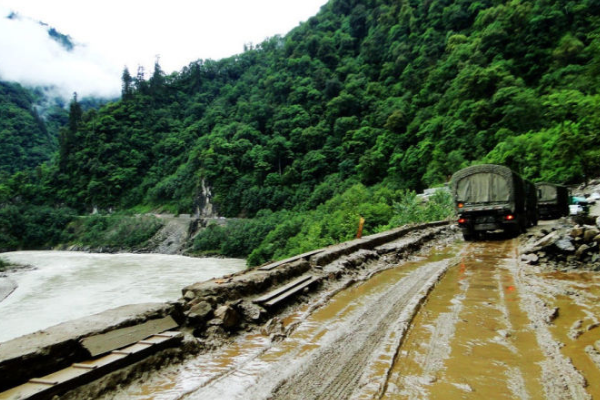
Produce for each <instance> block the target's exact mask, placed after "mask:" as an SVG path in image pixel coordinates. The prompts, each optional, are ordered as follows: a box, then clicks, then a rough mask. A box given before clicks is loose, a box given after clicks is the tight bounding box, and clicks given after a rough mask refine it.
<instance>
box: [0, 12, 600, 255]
mask: <svg viewBox="0 0 600 400" xmlns="http://www.w3.org/2000/svg"><path fill="white" fill-rule="evenodd" d="M189 45H192V46H193V43H190V44H189ZM599 73H600V1H598V0H584V1H567V0H562V1H552V0H529V1H527V0H521V1H519V0H512V1H501V0H480V1H467V0H426V1H423V0H420V1H418V0H362V1H358V0H331V1H330V2H329V3H328V4H326V5H325V6H323V8H322V9H321V11H320V12H319V13H318V14H317V15H316V16H315V17H312V18H311V19H309V20H308V21H307V22H305V23H303V24H301V25H300V26H298V27H297V28H295V29H294V30H292V31H291V32H290V33H289V34H287V35H286V36H284V37H280V36H276V37H273V38H269V39H267V40H265V41H264V42H263V43H260V44H257V45H248V46H247V48H246V49H245V51H244V52H243V53H242V54H240V55H237V56H234V57H230V58H226V59H223V60H218V61H213V60H199V61H196V62H193V63H191V64H190V65H189V66H187V67H185V68H183V69H182V70H181V71H179V72H176V73H173V74H171V75H166V74H165V73H164V72H163V71H162V70H161V68H160V65H159V62H158V61H157V63H156V64H155V66H154V70H153V71H151V73H149V74H146V71H144V70H143V69H142V68H140V69H138V71H136V74H134V75H132V74H131V73H130V71H129V70H128V69H125V70H124V71H123V76H122V98H121V99H120V100H119V101H116V102H112V103H110V104H108V105H106V106H104V107H102V108H100V109H99V110H89V111H86V112H84V111H83V109H82V107H81V104H80V103H79V102H78V100H77V98H74V99H73V101H72V102H71V105H70V109H69V117H68V123H67V124H66V125H65V126H64V127H63V128H62V129H61V131H60V137H59V143H58V146H59V149H58V155H57V158H56V161H55V162H54V163H48V164H45V165H44V166H42V167H38V170H37V173H33V172H31V171H29V172H21V173H19V174H17V176H16V177H15V176H11V177H8V178H6V179H5V182H4V183H2V184H0V203H1V204H3V205H4V208H7V207H21V206H23V205H24V204H27V205H28V206H31V205H36V206H40V207H42V206H43V207H48V206H50V207H56V206H58V205H60V206H62V207H66V208H64V209H69V210H70V211H69V212H74V211H77V212H78V213H85V212H88V211H90V210H91V209H92V208H93V207H99V208H100V209H118V210H136V211H140V210H150V209H156V208H163V209H167V210H172V211H174V212H182V213H184V212H185V213H189V212H194V211H195V210H196V209H197V207H198V206H199V203H200V200H199V194H200V193H201V191H202V186H203V185H205V186H209V187H210V188H211V190H212V193H213V199H212V200H213V202H214V203H215V204H216V206H217V207H218V211H219V213H220V215H223V216H227V217H243V218H253V217H258V218H255V221H262V222H260V224H262V225H261V226H262V227H263V228H261V229H263V230H261V231H260V234H261V235H262V236H261V237H260V239H261V240H262V239H264V238H265V237H267V236H268V235H269V233H271V232H275V231H276V230H277V229H278V227H279V229H280V235H283V237H286V238H294V237H298V235H300V234H302V235H304V236H303V237H304V239H303V243H305V242H307V241H311V240H313V241H314V242H315V243H314V245H323V244H328V243H327V242H331V241H335V240H341V239H345V238H348V237H349V235H351V234H352V233H351V232H350V231H351V229H350V228H348V229H346V230H345V231H343V232H337V233H333V232H324V231H327V229H326V226H325V225H326V224H324V223H323V222H320V221H322V220H323V219H324V218H325V219H327V218H328V217H327V216H331V215H332V214H331V213H335V212H336V210H339V208H335V207H334V205H335V204H337V205H338V206H339V207H341V208H343V206H342V204H345V203H340V201H341V199H346V203H348V202H350V203H351V202H352V200H351V198H350V197H349V196H351V195H352V194H354V195H355V197H354V198H360V199H361V202H359V203H360V205H357V208H355V209H353V210H352V211H348V213H349V214H348V215H351V214H352V213H354V214H359V213H365V212H367V211H365V210H364V209H365V208H366V207H367V206H368V205H369V204H370V205H371V206H373V207H375V206H374V205H378V206H377V207H375V208H376V209H377V211H376V212H375V211H373V210H371V213H372V214H373V215H372V217H371V218H370V219H367V231H370V232H373V231H376V230H378V229H382V228H383V227H388V226H389V223H390V221H391V220H392V219H394V218H395V217H394V215H396V214H394V211H393V210H399V209H403V207H402V204H408V203H410V202H411V201H412V200H411V199H412V197H411V196H412V195H411V194H410V193H411V192H410V191H420V190H421V189H423V188H425V187H428V186H435V185H440V184H443V183H445V182H446V181H447V179H448V176H449V175H451V174H452V173H453V172H454V171H456V170H457V169H459V168H461V167H464V166H467V165H469V164H472V163H480V162H491V163H501V164H505V165H508V166H509V167H511V168H513V169H514V170H516V171H518V172H519V173H521V174H522V175H523V176H524V177H526V178H528V179H531V180H534V181H537V180H546V181H552V182H556V183H572V182H578V181H581V180H583V179H585V178H587V177H589V176H590V175H592V174H594V173H595V171H597V169H598V167H600V146H599V144H600V113H598V111H599V107H600V96H599V95H598V88H600V81H599ZM40 129H41V128H40ZM440 201H441V203H440V204H443V203H444V201H443V200H440ZM357 204H358V203H357ZM361 207H362V208H361ZM359 208H360V209H361V211H360V212H359V210H358V209H359ZM73 210H74V211H73ZM327 210H329V211H327ZM432 213H433V214H435V212H432ZM5 214H6V215H7V213H4V214H2V210H0V218H2V215H5ZM308 215H310V216H311V217H307V216H308ZM317 215H318V216H319V217H316V216H317ZM299 216H300V217H299ZM296 217H298V218H301V221H296V222H297V223H301V224H303V226H304V228H303V229H306V230H307V231H306V232H304V233H302V232H300V231H299V230H300V228H299V227H296V228H293V229H292V226H291V225H292V224H290V222H289V221H291V220H293V219H294V218H296ZM5 218H8V217H5ZM255 223H259V222H255ZM285 223H287V226H289V228H290V230H291V231H289V232H283V231H284V229H283V228H282V226H283V225H285ZM282 224H283V225H282ZM340 224H341V223H340ZM294 225H295V224H294ZM352 226H353V228H352V229H354V228H355V224H354V222H353V223H352ZM246 228H247V227H246ZM219 229H221V228H214V230H215V232H213V238H214V237H218V236H219V235H220V236H223V237H226V236H227V235H226V234H224V233H223V232H217V231H218V230H219ZM244 229H245V228H244ZM310 229H313V234H310V233H309V232H308V231H310ZM332 229H334V228H332ZM1 234H2V232H0V235H1ZM5 234H6V235H8V233H6V232H5ZM11 235H12V236H13V237H16V236H15V235H16V234H15V233H11ZM316 238H323V240H321V239H318V240H317V239H316ZM211 240H212V239H210V238H208V237H207V236H205V237H203V238H199V239H198V250H199V251H204V250H207V249H211V248H213V249H216V248H220V249H221V250H222V249H223V247H224V246H225V245H224V243H223V242H222V241H221V242H214V241H213V242H211ZM249 240H250V239H249ZM253 240H254V241H255V242H256V241H258V239H256V238H254V239H253ZM265 240H266V239H265ZM298 240H299V239H298ZM250 241H251V240H250ZM316 242H318V243H316ZM21 243H22V242H21ZM286 243H290V242H286ZM286 245H287V244H286ZM269 246H271V247H269ZM307 246H308V245H307ZM307 246H305V245H304V244H302V245H298V246H296V247H297V249H298V250H301V249H304V248H306V247H307ZM225 247H226V246H225ZM242 247H244V246H242ZM280 247H281V246H280ZM284 247H285V246H284ZM267 248H271V250H268V251H267V250H265V249H267ZM253 249H258V250H256V251H257V252H255V254H259V253H260V254H262V256H260V257H259V256H256V261H255V263H256V262H259V261H261V260H264V259H268V258H269V257H276V256H283V254H279V253H277V251H278V250H276V249H273V245H272V243H271V244H270V243H267V242H264V241H263V242H261V243H258V244H256V243H252V244H247V245H245V247H244V249H243V250H239V249H238V250H236V251H235V252H233V251H232V252H227V251H225V253H227V254H234V253H235V254H242V255H244V254H248V253H249V252H250V251H251V250H253ZM261 252H262V253H261ZM289 252H292V250H289ZM289 252H288V253H289Z"/></svg>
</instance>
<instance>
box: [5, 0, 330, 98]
mask: <svg viewBox="0 0 600 400" xmlns="http://www.w3.org/2000/svg"><path fill="white" fill-rule="evenodd" d="M1 1H2V3H3V5H0V18H1V19H0V54H1V55H2V56H1V58H0V78H1V79H5V80H15V81H19V82H22V83H27V84H41V85H49V84H56V85H58V86H60V87H61V88H62V91H63V93H65V94H67V96H66V97H67V98H70V96H71V95H72V92H74V91H77V92H78V93H79V94H80V95H81V96H84V95H88V94H95V95H99V96H114V95H118V94H119V92H120V83H121V82H120V77H121V73H122V71H123V67H124V66H127V67H128V68H129V70H130V72H131V73H132V74H133V75H135V72H136V70H137V66H138V65H143V66H144V67H145V68H146V70H147V71H148V72H150V71H151V69H152V66H153V64H154V60H155V58H156V56H157V55H159V56H160V64H161V67H162V69H163V70H164V71H165V72H167V73H171V72H173V71H178V70H181V68H183V67H184V66H186V65H188V64H189V63H190V62H192V61H195V60H198V59H207V58H212V59H220V58H223V57H228V56H231V55H233V54H237V53H241V52H242V51H243V46H244V44H246V43H250V42H251V43H254V44H257V43H260V42H262V41H263V40H264V39H265V38H267V37H271V36H274V35H276V34H282V35H284V34H285V33H287V32H289V31H290V30H291V29H292V28H294V27H296V26H297V25H298V24H299V23H300V22H301V21H305V20H307V19H308V18H310V17H311V16H312V15H315V14H316V13H317V12H318V10H319V8H320V7H321V6H322V5H323V4H325V3H326V2H327V0H254V1H248V0H219V1H215V0H169V1H168V2H151V3H149V2H147V1H141V0H125V1H123V0H104V1H102V2H87V1H81V0H1ZM3 7H4V8H3ZM10 11H15V12H17V13H18V14H19V15H21V16H23V17H29V18H31V19H29V20H28V19H21V20H18V21H15V20H8V19H6V18H4V16H6V15H8V13H9V12H10ZM33 20H37V21H43V22H45V23H48V24H49V25H50V26H52V27H54V28H56V29H57V30H58V31H59V32H61V33H63V34H67V35H70V36H71V37H72V38H73V39H74V40H75V41H76V42H78V43H81V44H82V45H79V46H77V47H76V48H75V50H74V51H73V52H72V53H68V52H65V51H63V49H62V48H61V47H60V46H59V45H58V44H57V43H56V42H54V41H53V40H51V39H50V38H49V37H48V35H47V33H46V31H45V29H44V28H43V27H41V26H39V25H38V24H36V23H35V22H34V21H33Z"/></svg>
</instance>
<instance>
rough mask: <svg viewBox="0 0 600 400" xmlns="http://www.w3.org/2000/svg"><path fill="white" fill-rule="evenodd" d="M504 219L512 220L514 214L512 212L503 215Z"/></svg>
mask: <svg viewBox="0 0 600 400" xmlns="http://www.w3.org/2000/svg"><path fill="white" fill-rule="evenodd" d="M504 219H505V220H507V221H512V220H513V219H515V216H514V215H512V214H508V215H505V216H504Z"/></svg>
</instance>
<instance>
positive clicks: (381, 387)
mask: <svg viewBox="0 0 600 400" xmlns="http://www.w3.org/2000/svg"><path fill="white" fill-rule="evenodd" d="M372 263H373V265H370V266H369V268H368V269H366V270H365V273H364V275H363V276H358V277H356V276H355V277H354V278H353V280H352V281H347V282H340V284H339V286H337V287H331V288H329V289H330V290H329V291H325V292H321V293H320V294H319V295H316V296H314V297H313V298H312V301H311V302H309V303H308V304H305V305H303V306H300V307H298V308H295V309H290V310H288V311H287V312H286V313H285V314H284V315H282V317H281V318H278V319H274V320H271V321H269V323H268V324H266V325H265V326H264V327H263V328H262V329H261V331H252V332H248V333H247V334H246V335H243V336H239V337H238V338H237V339H236V340H235V341H234V342H232V343H230V344H228V345H225V346H221V347H218V348H216V349H214V350H212V351H209V352H206V353H204V354H201V355H199V356H196V357H195V358H193V359H190V360H188V361H187V362H185V363H183V364H179V365H173V366H169V367H165V368H162V369H160V370H158V371H156V372H153V373H150V374H148V375H147V376H143V377H142V378H141V379H139V380H138V381H137V382H134V383H133V384H131V385H129V386H127V387H124V388H121V389H120V390H119V391H117V392H113V393H111V394H110V395H107V396H105V397H104V398H105V399H165V400H166V399H197V400H199V399H482V398H488V399H592V398H600V329H599V328H598V327H599V325H600V321H599V318H600V301H598V300H599V299H600V277H599V276H598V273H593V272H585V273H584V272H562V273H557V272H549V271H543V270H540V269H538V268H537V267H535V266H530V265H524V264H522V263H520V262H519V252H518V240H517V239H503V238H491V239H489V240H486V241H482V242H473V243H464V242H462V241H461V240H454V239H452V240H446V242H445V243H444V244H439V245H437V246H434V247H431V248H429V249H428V250H427V251H426V252H423V253H422V254H421V255H420V256H415V257H413V258H411V259H410V260H409V261H405V262H401V263H394V262H390V260H387V261H386V259H379V260H378V261H373V262H372Z"/></svg>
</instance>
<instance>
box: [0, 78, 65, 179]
mask: <svg viewBox="0 0 600 400" xmlns="http://www.w3.org/2000/svg"><path fill="white" fill-rule="evenodd" d="M56 149H57V140H56V136H54V137H53V135H52V134H51V133H49V132H48V130H47V128H46V124H45V123H44V121H43V120H42V118H40V116H39V115H38V113H37V111H36V109H35V107H34V99H33V96H32V93H31V91H29V90H27V89H25V88H23V87H22V86H21V85H19V84H16V83H8V82H2V81H0V154H2V157H0V173H5V174H13V173H15V172H17V171H21V170H24V169H32V168H35V167H36V166H38V165H40V164H41V163H42V162H44V161H47V160H49V159H50V157H51V156H52V154H54V152H55V151H56Z"/></svg>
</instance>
